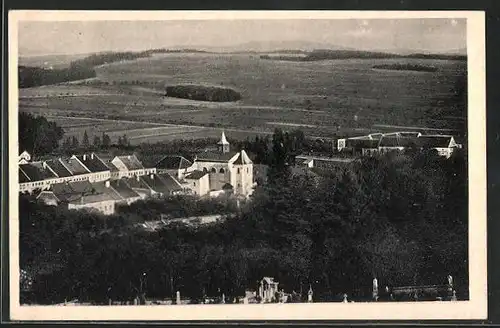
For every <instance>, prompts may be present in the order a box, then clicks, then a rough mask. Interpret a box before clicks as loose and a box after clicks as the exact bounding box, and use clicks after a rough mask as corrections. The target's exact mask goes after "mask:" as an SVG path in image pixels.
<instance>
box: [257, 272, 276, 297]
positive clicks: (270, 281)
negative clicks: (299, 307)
mask: <svg viewBox="0 0 500 328" xmlns="http://www.w3.org/2000/svg"><path fill="white" fill-rule="evenodd" d="M278 285H279V283H278V282H276V281H274V278H271V277H264V278H262V280H261V281H260V286H259V297H260V299H261V302H262V303H271V302H276V301H277V299H276V295H277V294H278V292H279V289H278Z"/></svg>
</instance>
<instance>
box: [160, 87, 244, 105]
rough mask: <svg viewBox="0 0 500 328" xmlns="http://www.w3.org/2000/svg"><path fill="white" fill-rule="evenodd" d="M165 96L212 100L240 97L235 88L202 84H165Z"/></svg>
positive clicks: (237, 98) (224, 100)
mask: <svg viewBox="0 0 500 328" xmlns="http://www.w3.org/2000/svg"><path fill="white" fill-rule="evenodd" d="M165 96H166V97H174V98H183V99H191V100H200V101H214V102H228V101H238V100H240V99H241V94H240V93H239V92H237V91H235V90H232V89H229V88H220V87H209V86H202V85H173V86H167V87H166V90H165Z"/></svg>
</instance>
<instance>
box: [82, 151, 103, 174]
mask: <svg viewBox="0 0 500 328" xmlns="http://www.w3.org/2000/svg"><path fill="white" fill-rule="evenodd" d="M75 157H76V158H78V160H79V161H80V162H82V163H83V165H85V167H87V168H88V169H89V170H90V172H93V173H95V172H103V171H109V170H110V169H109V167H108V166H107V165H106V164H105V163H104V162H103V161H102V160H101V159H100V158H99V156H97V155H96V154H89V155H87V154H84V155H75Z"/></svg>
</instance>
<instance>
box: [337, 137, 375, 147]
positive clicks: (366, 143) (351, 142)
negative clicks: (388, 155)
mask: <svg viewBox="0 0 500 328" xmlns="http://www.w3.org/2000/svg"><path fill="white" fill-rule="evenodd" d="M378 143H379V141H378V140H370V139H347V140H346V142H345V146H346V147H347V148H354V149H366V148H377V147H378Z"/></svg>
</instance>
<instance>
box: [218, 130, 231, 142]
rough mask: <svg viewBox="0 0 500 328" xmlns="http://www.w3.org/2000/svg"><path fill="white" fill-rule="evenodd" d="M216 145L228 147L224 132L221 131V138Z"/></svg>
mask: <svg viewBox="0 0 500 328" xmlns="http://www.w3.org/2000/svg"><path fill="white" fill-rule="evenodd" d="M217 144H218V145H229V142H227V139H226V135H225V134H224V131H222V136H221V137H220V141H219V142H218V143H217Z"/></svg>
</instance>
